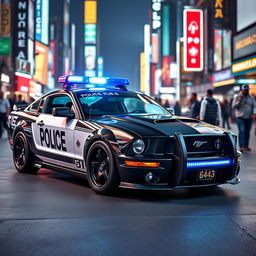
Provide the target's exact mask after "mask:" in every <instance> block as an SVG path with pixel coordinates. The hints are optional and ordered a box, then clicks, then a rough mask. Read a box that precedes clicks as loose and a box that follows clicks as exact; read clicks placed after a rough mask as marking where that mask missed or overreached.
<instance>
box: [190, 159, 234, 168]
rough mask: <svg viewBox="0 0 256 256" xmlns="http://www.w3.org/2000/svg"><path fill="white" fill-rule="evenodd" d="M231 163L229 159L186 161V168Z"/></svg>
mask: <svg viewBox="0 0 256 256" xmlns="http://www.w3.org/2000/svg"><path fill="white" fill-rule="evenodd" d="M231 163H232V161H231V159H223V160H209V161H188V162H187V168H198V167H217V166H228V165H231Z"/></svg>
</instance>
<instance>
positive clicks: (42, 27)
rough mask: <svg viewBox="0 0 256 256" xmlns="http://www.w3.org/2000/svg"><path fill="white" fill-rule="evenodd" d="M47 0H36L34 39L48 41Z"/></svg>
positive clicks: (46, 42)
mask: <svg viewBox="0 0 256 256" xmlns="http://www.w3.org/2000/svg"><path fill="white" fill-rule="evenodd" d="M48 30H49V0H36V31H35V36H36V40H37V41H39V42H42V43H44V44H48V43H49V37H48Z"/></svg>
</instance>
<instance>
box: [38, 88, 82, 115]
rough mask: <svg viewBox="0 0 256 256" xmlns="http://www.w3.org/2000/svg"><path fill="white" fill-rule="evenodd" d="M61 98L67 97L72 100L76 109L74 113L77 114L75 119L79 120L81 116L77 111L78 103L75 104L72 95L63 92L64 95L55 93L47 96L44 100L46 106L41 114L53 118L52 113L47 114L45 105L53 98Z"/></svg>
mask: <svg viewBox="0 0 256 256" xmlns="http://www.w3.org/2000/svg"><path fill="white" fill-rule="evenodd" d="M61 96H67V97H69V98H70V100H71V102H72V103H73V105H74V107H75V111H74V113H75V119H79V117H78V116H79V115H78V113H77V111H76V109H77V107H76V102H75V100H74V99H73V98H72V96H71V95H69V94H68V93H65V92H63V93H53V94H50V95H47V96H46V97H44V98H43V100H42V101H43V104H44V106H43V108H42V109H43V110H42V112H41V113H40V114H44V115H51V116H52V113H46V112H45V108H46V106H45V104H46V103H47V101H48V100H49V98H52V97H61Z"/></svg>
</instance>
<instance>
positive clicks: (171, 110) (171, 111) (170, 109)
mask: <svg viewBox="0 0 256 256" xmlns="http://www.w3.org/2000/svg"><path fill="white" fill-rule="evenodd" d="M167 110H168V112H169V113H170V114H172V115H173V116H174V115H175V112H174V109H173V108H167Z"/></svg>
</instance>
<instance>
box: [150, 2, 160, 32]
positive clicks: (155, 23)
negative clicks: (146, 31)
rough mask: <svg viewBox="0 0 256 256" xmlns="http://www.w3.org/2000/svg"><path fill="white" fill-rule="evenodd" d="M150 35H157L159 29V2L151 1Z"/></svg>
mask: <svg viewBox="0 0 256 256" xmlns="http://www.w3.org/2000/svg"><path fill="white" fill-rule="evenodd" d="M151 9H152V21H151V24H152V27H151V31H152V33H157V30H158V29H159V28H160V27H161V0H152V2H151Z"/></svg>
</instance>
